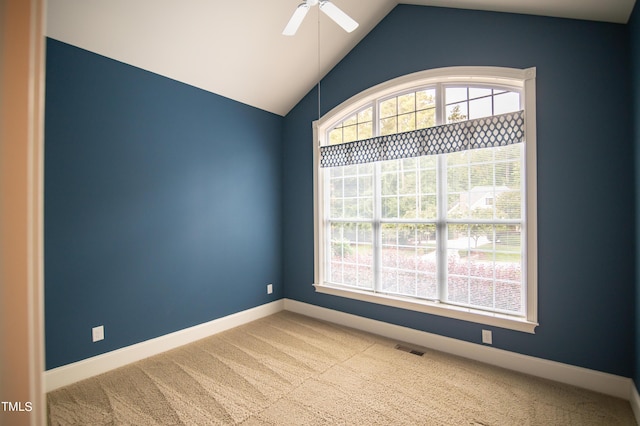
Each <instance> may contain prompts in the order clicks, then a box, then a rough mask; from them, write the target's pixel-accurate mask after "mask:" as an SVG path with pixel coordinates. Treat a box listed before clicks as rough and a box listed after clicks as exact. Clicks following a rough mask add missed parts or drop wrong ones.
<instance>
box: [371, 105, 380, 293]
mask: <svg viewBox="0 0 640 426" xmlns="http://www.w3.org/2000/svg"><path fill="white" fill-rule="evenodd" d="M379 110H380V102H376V103H375V105H373V108H372V112H371V120H372V121H373V123H372V127H373V129H372V130H373V134H374V135H375V136H378V135H380V119H379ZM373 194H374V195H373V221H372V222H373V223H372V224H371V230H372V232H373V291H374V292H376V293H378V292H380V289H381V287H382V285H381V278H382V272H381V270H382V266H381V265H382V225H381V221H380V218H381V217H382V183H381V167H380V162H379V161H377V162H375V163H374V165H373Z"/></svg>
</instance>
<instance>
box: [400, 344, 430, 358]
mask: <svg viewBox="0 0 640 426" xmlns="http://www.w3.org/2000/svg"><path fill="white" fill-rule="evenodd" d="M396 349H397V350H399V351H403V352H409V353H410V354H414V355H418V356H422V355H424V352H420V351H417V350H415V349H411V348H410V347H408V346H403V345H396Z"/></svg>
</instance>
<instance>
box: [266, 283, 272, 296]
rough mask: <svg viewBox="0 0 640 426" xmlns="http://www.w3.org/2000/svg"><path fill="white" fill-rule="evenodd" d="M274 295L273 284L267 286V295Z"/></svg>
mask: <svg viewBox="0 0 640 426" xmlns="http://www.w3.org/2000/svg"><path fill="white" fill-rule="evenodd" d="M271 293H273V284H267V294H271Z"/></svg>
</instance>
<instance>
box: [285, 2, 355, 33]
mask: <svg viewBox="0 0 640 426" xmlns="http://www.w3.org/2000/svg"><path fill="white" fill-rule="evenodd" d="M318 3H320V10H321V11H323V12H324V13H325V15H327V16H328V17H329V18H331V19H333V20H334V21H335V22H336V24H338V25H340V26H341V27H342V28H343V29H344V30H345V31H346V32H348V33H350V32H351V31H353V30H355V29H356V28H358V23H357V22H356V21H354V20H353V19H351V17H349V15H347V14H346V13H344V12H343V11H342V10H340V9H339V8H338V6H336V5H335V4H333V3H331V2H330V1H329V0H305V1H304V3H300V4H299V5H298V8H297V9H296V10H295V11H294V12H293V15H292V16H291V19H289V23H288V24H287V26H286V27H285V28H284V31H282V34H283V35H287V36H292V35H294V34H295V33H296V31H298V27H300V24H302V20H303V19H304V17H305V16H306V15H307V12H308V11H309V9H310V8H311V6H315V5H317V4H318Z"/></svg>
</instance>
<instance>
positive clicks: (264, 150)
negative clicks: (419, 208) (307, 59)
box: [45, 39, 283, 369]
mask: <svg viewBox="0 0 640 426" xmlns="http://www.w3.org/2000/svg"><path fill="white" fill-rule="evenodd" d="M46 88H47V89H46V90H47V91H46V117H45V120H46V124H45V145H46V147H45V169H46V171H45V317H46V326H45V329H46V360H47V362H46V364H47V369H51V368H54V367H58V366H60V365H64V364H67V363H70V362H73V361H78V360H81V359H84V358H87V357H90V356H93V355H96V354H100V353H103V352H107V351H111V350H114V349H117V348H121V347H123V346H127V345H130V344H134V343H137V342H141V341H144V340H147V339H150V338H154V337H157V336H160V335H164V334H167V333H170V332H173V331H176V330H180V329H183V328H185V327H189V326H192V325H195V324H199V323H203V322H206V321H209V320H213V319H215V318H219V317H222V316H225V315H228V314H232V313H235V312H238V311H241V310H244V309H248V308H252V307H255V306H258V305H261V304H264V303H267V302H269V301H272V300H276V299H280V298H282V296H283V290H282V289H283V286H282V271H281V268H282V262H281V252H282V250H281V239H280V236H281V225H280V224H281V212H280V206H281V197H280V191H281V188H280V184H281V164H280V158H281V155H280V153H281V141H282V122H283V118H282V117H280V116H277V115H273V114H270V113H267V112H265V111H262V110H258V109H255V108H252V107H249V106H247V105H244V104H240V103H238V102H235V101H232V100H229V99H226V98H223V97H220V96H217V95H214V94H211V93H209V92H206V91H203V90H199V89H196V88H194V87H191V86H187V85H185V84H182V83H178V82H176V81H173V80H170V79H167V78H164V77H160V76H158V75H155V74H152V73H149V72H146V71H143V70H140V69H138V68H135V67H132V66H129V65H125V64H122V63H120V62H116V61H113V60H110V59H107V58H104V57H102V56H99V55H96V54H93V53H89V52H87V51H84V50H81V49H78V48H75V47H72V46H69V45H66V44H63V43H61V42H58V41H55V40H52V39H49V40H48V42H47V72H46ZM267 283H274V285H275V289H274V290H275V291H274V293H273V294H272V295H269V296H267V294H266V284H267ZM101 324H102V325H104V326H105V335H106V339H105V340H103V341H101V342H97V343H92V342H91V328H92V327H94V326H97V325H101Z"/></svg>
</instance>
